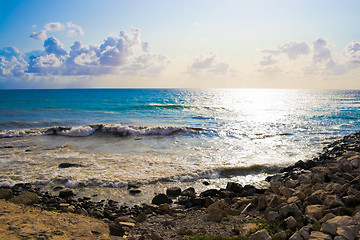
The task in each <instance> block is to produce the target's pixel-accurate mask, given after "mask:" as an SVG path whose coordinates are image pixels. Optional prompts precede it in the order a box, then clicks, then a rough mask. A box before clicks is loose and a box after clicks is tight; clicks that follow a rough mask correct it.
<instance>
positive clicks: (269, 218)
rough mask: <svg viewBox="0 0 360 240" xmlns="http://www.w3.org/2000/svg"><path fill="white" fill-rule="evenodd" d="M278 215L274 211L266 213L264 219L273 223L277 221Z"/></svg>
mask: <svg viewBox="0 0 360 240" xmlns="http://www.w3.org/2000/svg"><path fill="white" fill-rule="evenodd" d="M278 217H279V213H278V212H275V211H268V212H266V213H265V219H266V221H268V222H274V221H275V220H278Z"/></svg>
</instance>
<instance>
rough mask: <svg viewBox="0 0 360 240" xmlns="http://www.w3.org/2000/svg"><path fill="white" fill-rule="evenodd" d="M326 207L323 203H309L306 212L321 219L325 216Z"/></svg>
mask: <svg viewBox="0 0 360 240" xmlns="http://www.w3.org/2000/svg"><path fill="white" fill-rule="evenodd" d="M324 209H325V207H324V206H323V205H309V206H307V207H306V209H305V214H306V215H310V216H312V217H314V218H316V219H317V220H320V219H321V218H322V217H323V216H324Z"/></svg>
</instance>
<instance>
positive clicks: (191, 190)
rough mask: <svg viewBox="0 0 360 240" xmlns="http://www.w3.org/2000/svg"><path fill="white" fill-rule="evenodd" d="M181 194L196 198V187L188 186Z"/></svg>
mask: <svg viewBox="0 0 360 240" xmlns="http://www.w3.org/2000/svg"><path fill="white" fill-rule="evenodd" d="M181 195H182V196H188V197H191V198H194V197H196V193H195V188H193V187H190V188H187V189H185V190H184V191H182V192H181Z"/></svg>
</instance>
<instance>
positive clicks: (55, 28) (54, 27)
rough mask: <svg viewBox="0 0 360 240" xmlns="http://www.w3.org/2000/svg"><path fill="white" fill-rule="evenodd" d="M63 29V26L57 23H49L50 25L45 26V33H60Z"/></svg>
mask: <svg viewBox="0 0 360 240" xmlns="http://www.w3.org/2000/svg"><path fill="white" fill-rule="evenodd" d="M64 29H65V26H64V25H63V24H62V23H59V22H51V23H48V24H46V25H45V30H46V31H52V32H56V31H62V30H64Z"/></svg>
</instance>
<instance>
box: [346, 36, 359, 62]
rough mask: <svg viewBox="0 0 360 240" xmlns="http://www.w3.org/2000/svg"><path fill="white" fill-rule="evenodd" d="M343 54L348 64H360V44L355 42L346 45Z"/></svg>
mask: <svg viewBox="0 0 360 240" xmlns="http://www.w3.org/2000/svg"><path fill="white" fill-rule="evenodd" d="M343 54H344V56H345V59H346V62H347V63H351V64H360V42H356V41H353V42H351V43H349V44H348V45H346V46H345V49H344V51H343Z"/></svg>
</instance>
